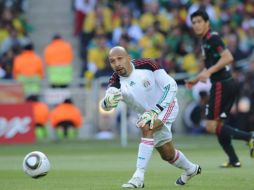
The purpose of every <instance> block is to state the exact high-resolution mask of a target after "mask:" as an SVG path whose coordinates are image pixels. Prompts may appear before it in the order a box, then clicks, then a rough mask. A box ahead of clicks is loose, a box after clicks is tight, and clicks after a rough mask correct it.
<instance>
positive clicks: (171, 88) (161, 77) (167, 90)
mask: <svg viewBox="0 0 254 190" xmlns="http://www.w3.org/2000/svg"><path fill="white" fill-rule="evenodd" d="M154 75H155V79H156V82H157V83H158V84H159V85H160V86H161V88H162V89H163V94H162V96H161V98H160V100H159V102H158V103H157V104H156V107H155V108H154V109H153V110H154V111H155V112H156V113H160V112H161V111H163V110H164V109H166V108H167V107H168V106H169V105H170V104H171V103H172V102H173V101H174V99H175V97H176V93H177V89H178V87H177V83H176V81H175V80H174V79H173V78H172V77H171V76H169V75H168V74H167V73H166V72H165V70H163V69H160V70H157V71H155V72H154Z"/></svg>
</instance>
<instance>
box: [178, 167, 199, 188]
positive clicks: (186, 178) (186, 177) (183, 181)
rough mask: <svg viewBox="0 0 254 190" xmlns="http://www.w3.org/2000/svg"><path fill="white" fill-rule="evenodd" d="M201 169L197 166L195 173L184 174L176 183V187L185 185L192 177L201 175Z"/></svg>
mask: <svg viewBox="0 0 254 190" xmlns="http://www.w3.org/2000/svg"><path fill="white" fill-rule="evenodd" d="M201 170H202V169H201V167H200V166H199V165H196V169H195V171H194V172H193V173H191V174H187V173H186V172H184V173H183V174H182V175H181V176H180V177H179V178H178V179H177V180H176V182H175V184H176V185H180V186H182V185H185V184H186V183H187V182H188V181H189V180H190V179H191V178H192V177H194V176H196V175H199V174H201Z"/></svg>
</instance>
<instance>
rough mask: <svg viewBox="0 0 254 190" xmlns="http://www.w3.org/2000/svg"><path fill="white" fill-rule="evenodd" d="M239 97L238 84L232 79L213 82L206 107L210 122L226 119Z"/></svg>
mask: <svg viewBox="0 0 254 190" xmlns="http://www.w3.org/2000/svg"><path fill="white" fill-rule="evenodd" d="M236 95H237V84H236V82H235V81H234V80H233V79H232V78H230V79H226V80H222V81H217V82H212V87H211V90H210V98H209V102H208V105H207V106H206V117H207V119H208V120H218V119H226V118H227V116H228V114H229V112H230V109H231V107H232V105H233V104H234V101H235V99H236Z"/></svg>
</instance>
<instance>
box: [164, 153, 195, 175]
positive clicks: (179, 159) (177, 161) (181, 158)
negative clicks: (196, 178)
mask: <svg viewBox="0 0 254 190" xmlns="http://www.w3.org/2000/svg"><path fill="white" fill-rule="evenodd" d="M169 163H170V164H172V165H173V166H175V167H177V168H180V169H184V170H185V171H186V172H187V174H190V173H193V172H194V171H195V169H196V167H195V164H193V163H192V162H191V161H189V160H188V159H187V158H186V157H185V155H184V154H183V153H182V152H181V151H180V150H175V157H174V160H172V161H171V162H169Z"/></svg>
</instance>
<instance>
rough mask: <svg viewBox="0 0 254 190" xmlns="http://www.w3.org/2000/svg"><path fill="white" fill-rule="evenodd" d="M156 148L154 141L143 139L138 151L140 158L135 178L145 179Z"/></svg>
mask: <svg viewBox="0 0 254 190" xmlns="http://www.w3.org/2000/svg"><path fill="white" fill-rule="evenodd" d="M153 148H154V140H153V139H149V138H141V143H140V144H139V149H138V158H137V165H136V167H137V169H136V171H135V173H134V175H133V177H139V178H142V179H144V173H145V170H146V168H147V165H148V162H149V160H150V158H151V156H152V152H153Z"/></svg>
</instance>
